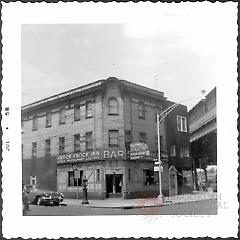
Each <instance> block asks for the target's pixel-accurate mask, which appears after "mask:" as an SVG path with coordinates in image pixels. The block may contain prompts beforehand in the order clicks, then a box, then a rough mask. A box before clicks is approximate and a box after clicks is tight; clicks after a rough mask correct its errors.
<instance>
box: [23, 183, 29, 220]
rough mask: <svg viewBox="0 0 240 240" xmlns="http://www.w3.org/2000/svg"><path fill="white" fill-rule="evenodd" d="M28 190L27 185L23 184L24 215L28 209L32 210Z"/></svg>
mask: <svg viewBox="0 0 240 240" xmlns="http://www.w3.org/2000/svg"><path fill="white" fill-rule="evenodd" d="M28 193H29V192H28V190H27V188H26V187H25V186H23V191H22V202H23V216H25V215H26V211H30V209H29V202H28Z"/></svg>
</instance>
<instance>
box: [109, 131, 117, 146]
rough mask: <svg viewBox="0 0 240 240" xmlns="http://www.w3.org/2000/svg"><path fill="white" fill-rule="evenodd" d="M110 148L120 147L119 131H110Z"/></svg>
mask: <svg viewBox="0 0 240 240" xmlns="http://www.w3.org/2000/svg"><path fill="white" fill-rule="evenodd" d="M108 134H109V147H114V146H119V136H118V130H109V131H108Z"/></svg>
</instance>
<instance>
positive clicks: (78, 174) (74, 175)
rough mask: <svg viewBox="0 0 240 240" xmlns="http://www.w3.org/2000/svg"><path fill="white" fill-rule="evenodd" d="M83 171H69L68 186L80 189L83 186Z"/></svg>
mask: <svg viewBox="0 0 240 240" xmlns="http://www.w3.org/2000/svg"><path fill="white" fill-rule="evenodd" d="M82 180H83V170H72V171H68V186H69V187H78V186H82Z"/></svg>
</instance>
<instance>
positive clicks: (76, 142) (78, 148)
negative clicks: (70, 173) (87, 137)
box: [74, 134, 80, 152]
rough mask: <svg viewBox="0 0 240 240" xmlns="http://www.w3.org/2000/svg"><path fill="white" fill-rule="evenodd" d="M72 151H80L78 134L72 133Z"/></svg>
mask: <svg viewBox="0 0 240 240" xmlns="http://www.w3.org/2000/svg"><path fill="white" fill-rule="evenodd" d="M74 152H80V134H75V135H74Z"/></svg>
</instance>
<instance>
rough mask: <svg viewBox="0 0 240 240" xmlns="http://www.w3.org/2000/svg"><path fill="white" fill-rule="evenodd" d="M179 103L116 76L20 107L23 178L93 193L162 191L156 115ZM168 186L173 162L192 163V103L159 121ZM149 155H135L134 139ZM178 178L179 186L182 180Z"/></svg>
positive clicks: (180, 166)
mask: <svg viewBox="0 0 240 240" xmlns="http://www.w3.org/2000/svg"><path fill="white" fill-rule="evenodd" d="M171 104H173V102H170V101H168V100H167V99H166V98H165V97H164V94H163V93H162V92H159V91H156V90H153V89H149V88H146V87H143V86H140V85H137V84H134V83H131V82H128V81H125V80H119V79H117V78H114V77H110V78H108V79H104V80H99V81H96V82H94V83H90V84H88V85H84V86H82V87H79V88H76V89H72V90H69V91H66V92H63V93H60V94H57V95H54V96H51V97H49V98H46V99H43V100H40V101H37V102H34V103H32V104H28V105H25V106H23V107H22V156H23V160H22V163H23V182H24V184H31V185H37V186H38V187H39V188H43V189H50V190H58V191H61V192H63V193H64V195H65V196H67V197H73V198H75V197H81V196H82V183H83V179H84V178H86V179H87V180H88V195H89V198H101V199H104V198H106V197H111V196H115V197H123V198H134V197H147V196H156V195H158V193H159V190H158V188H159V187H158V181H159V179H158V178H157V176H158V174H156V171H155V173H154V169H155V170H156V166H157V164H156V163H155V162H156V161H157V154H158V152H157V118H156V114H157V113H159V112H161V111H163V110H164V109H166V108H167V107H168V106H170V105H171ZM160 135H161V137H160V139H161V149H162V151H161V154H162V161H163V174H162V178H163V180H162V182H163V193H164V194H168V192H169V179H168V169H169V168H170V167H171V169H172V167H173V166H174V167H175V169H176V171H178V173H179V174H181V173H182V171H184V170H189V169H191V161H190V158H189V131H188V123H187V108H186V107H185V106H183V105H179V106H178V107H177V108H176V109H175V110H174V111H172V112H171V113H170V114H169V115H168V116H167V117H166V118H165V120H164V121H163V122H162V123H161V126H160ZM138 142H142V143H146V144H147V146H148V148H149V151H150V154H149V155H143V156H141V157H139V158H138V159H131V158H130V157H129V154H128V151H129V149H130V145H131V144H132V143H138ZM181 184H182V182H181V179H178V185H179V186H178V187H181Z"/></svg>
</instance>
